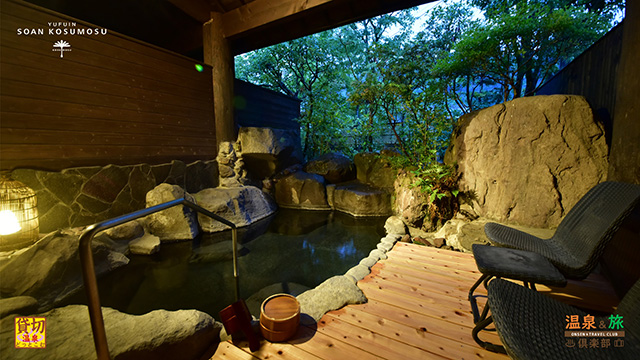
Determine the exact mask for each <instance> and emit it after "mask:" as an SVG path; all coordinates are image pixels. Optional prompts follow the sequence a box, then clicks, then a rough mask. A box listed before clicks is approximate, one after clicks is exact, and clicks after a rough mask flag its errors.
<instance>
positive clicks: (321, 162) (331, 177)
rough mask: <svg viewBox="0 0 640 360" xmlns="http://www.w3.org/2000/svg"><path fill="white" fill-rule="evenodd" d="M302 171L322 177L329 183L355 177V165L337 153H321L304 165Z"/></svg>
mask: <svg viewBox="0 0 640 360" xmlns="http://www.w3.org/2000/svg"><path fill="white" fill-rule="evenodd" d="M304 171H306V172H308V173H311V174H318V175H321V176H322V177H324V179H325V180H327V182H328V183H330V184H338V183H342V182H346V181H351V180H354V179H355V178H356V168H355V165H354V164H353V163H352V162H351V160H349V158H348V157H346V156H344V155H342V154H339V153H329V154H324V155H321V156H319V157H317V158H315V159H313V160H311V161H309V162H308V163H306V164H305V166H304Z"/></svg>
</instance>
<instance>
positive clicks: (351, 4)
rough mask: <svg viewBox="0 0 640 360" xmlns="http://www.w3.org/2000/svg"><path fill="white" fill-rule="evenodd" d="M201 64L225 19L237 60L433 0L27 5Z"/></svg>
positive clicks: (73, 0)
mask: <svg viewBox="0 0 640 360" xmlns="http://www.w3.org/2000/svg"><path fill="white" fill-rule="evenodd" d="M28 1H29V2H31V3H33V4H36V5H39V6H42V7H45V8H48V9H51V10H54V11H57V12H60V13H63V14H66V15H69V16H72V17H75V18H78V19H81V20H84V21H88V22H90V23H93V24H96V25H98V26H101V27H105V28H108V29H110V30H113V31H117V32H119V33H122V34H125V35H128V36H131V37H134V38H136V39H139V40H142V41H146V42H148V43H151V44H154V45H157V46H160V47H163V48H166V49H169V50H172V51H175V52H177V53H180V54H183V55H187V56H190V57H193V58H196V59H202V24H203V23H205V22H207V21H208V20H209V19H210V14H211V12H219V13H222V19H223V20H222V21H223V23H224V24H223V29H224V34H225V36H226V37H227V39H228V40H229V41H230V46H231V51H232V52H233V54H241V53H244V52H248V51H251V50H255V49H258V48H262V47H265V46H269V45H273V44H277V43H280V42H283V41H287V40H292V39H295V38H298V37H302V36H306V35H310V34H313V33H316V32H320V31H323V30H327V29H331V28H335V27H338V26H342V25H345V24H349V23H352V22H355V21H359V20H364V19H367V18H370V17H374V16H377V15H381V14H385V13H388V12H392V11H397V10H401V9H406V8H409V7H413V6H418V5H421V4H424V3H428V2H432V1H435V0H98V1H86V0H28Z"/></svg>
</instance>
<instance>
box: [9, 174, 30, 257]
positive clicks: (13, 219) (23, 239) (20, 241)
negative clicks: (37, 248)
mask: <svg viewBox="0 0 640 360" xmlns="http://www.w3.org/2000/svg"><path fill="white" fill-rule="evenodd" d="M36 206H37V199H36V194H35V192H34V191H33V190H32V189H31V188H29V187H28V186H26V185H25V184H23V183H21V182H20V181H16V180H13V179H11V177H9V176H8V175H6V174H3V175H2V177H1V178H0V251H8V250H17V249H21V248H24V247H27V246H29V245H31V244H33V243H35V242H36V241H37V240H38V237H39V223H38V209H37V207H36Z"/></svg>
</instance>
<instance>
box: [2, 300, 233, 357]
mask: <svg viewBox="0 0 640 360" xmlns="http://www.w3.org/2000/svg"><path fill="white" fill-rule="evenodd" d="M88 313H89V312H88V310H87V307H86V306H84V305H69V306H66V307H63V308H57V309H53V310H51V311H49V312H46V313H43V314H36V315H33V316H40V317H45V318H46V331H47V332H46V348H44V349H38V350H25V349H16V348H14V343H15V340H14V335H15V333H14V318H13V317H12V316H8V317H5V318H3V319H2V320H0V347H1V348H2V349H3V350H2V353H3V355H5V356H7V358H10V359H30V360H32V359H66V360H74V359H77V360H84V359H95V358H96V350H95V346H94V343H93V335H92V332H91V324H90V322H89V316H88ZM102 316H103V318H104V323H105V329H106V333H107V340H108V342H109V351H110V354H111V358H113V359H139V360H144V359H199V358H201V356H202V355H203V354H204V353H205V352H206V351H207V350H208V349H209V347H211V346H212V345H215V344H216V343H217V341H218V338H219V333H220V328H221V325H220V324H219V323H216V322H215V321H214V320H213V318H212V317H211V316H209V315H208V314H205V313H203V312H200V311H197V310H178V311H166V310H156V311H152V312H150V313H148V314H144V315H139V316H135V315H128V314H124V313H121V312H118V311H117V310H114V309H110V308H102Z"/></svg>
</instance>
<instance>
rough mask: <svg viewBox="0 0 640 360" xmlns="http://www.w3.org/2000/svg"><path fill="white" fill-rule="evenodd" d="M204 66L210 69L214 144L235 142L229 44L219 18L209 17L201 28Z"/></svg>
mask: <svg viewBox="0 0 640 360" xmlns="http://www.w3.org/2000/svg"><path fill="white" fill-rule="evenodd" d="M203 45H204V62H205V64H207V65H211V66H212V67H213V107H214V111H213V112H214V117H215V123H216V143H217V145H220V143H221V142H222V141H235V140H236V133H235V125H234V120H233V79H234V77H235V74H234V63H233V56H232V55H231V50H230V48H229V41H228V40H227V39H226V38H225V37H224V33H223V28H222V14H221V13H217V12H212V13H211V20H209V21H207V22H206V23H205V24H204V25H203Z"/></svg>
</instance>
